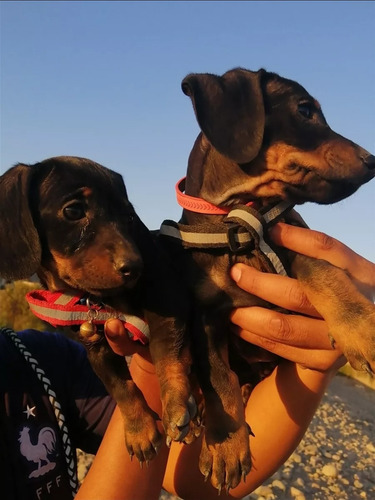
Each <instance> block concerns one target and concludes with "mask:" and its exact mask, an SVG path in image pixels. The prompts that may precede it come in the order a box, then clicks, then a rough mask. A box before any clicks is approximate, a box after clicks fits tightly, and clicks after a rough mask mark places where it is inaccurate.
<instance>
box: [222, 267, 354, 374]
mask: <svg viewBox="0 0 375 500" xmlns="http://www.w3.org/2000/svg"><path fill="white" fill-rule="evenodd" d="M231 276H232V278H233V279H234V281H236V283H237V285H238V286H240V287H241V288H242V289H243V290H245V291H247V292H249V293H252V294H253V295H256V296H257V297H260V298H262V299H264V300H266V301H268V302H270V303H272V304H275V305H277V306H279V307H282V308H285V309H288V310H289V311H293V312H296V313H299V314H284V313H281V312H278V311H274V310H272V309H266V308H264V307H257V306H252V307H242V308H238V309H235V310H234V311H233V312H232V313H231V321H232V323H234V324H235V325H237V327H238V328H236V329H235V333H236V334H237V335H238V336H239V337H241V338H242V339H244V340H246V341H247V342H250V343H252V344H255V345H257V346H259V347H262V348H263V349H266V350H267V351H270V352H272V353H274V354H276V355H278V356H281V357H282V358H285V359H288V360H290V361H293V362H295V363H297V364H299V365H301V366H303V367H304V368H310V369H313V370H319V371H330V370H333V371H336V370H337V369H338V368H339V367H340V366H342V365H344V364H345V361H346V360H345V358H344V357H343V356H342V353H341V352H340V351H339V350H338V349H333V348H332V345H331V343H330V340H329V336H328V327H327V325H326V323H325V322H324V321H323V319H322V318H320V317H319V315H318V313H317V312H316V310H315V309H314V308H313V306H312V305H311V304H310V302H309V301H308V299H307V297H306V295H305V294H304V293H303V291H302V288H301V287H300V285H299V283H298V281H297V280H295V279H293V278H288V277H286V276H280V275H277V274H270V273H262V272H260V271H257V270H256V269H254V268H251V267H248V266H246V265H244V264H236V265H234V266H233V267H232V269H231Z"/></svg>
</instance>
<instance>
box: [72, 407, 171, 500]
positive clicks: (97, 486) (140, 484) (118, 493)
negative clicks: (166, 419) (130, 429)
mask: <svg viewBox="0 0 375 500" xmlns="http://www.w3.org/2000/svg"><path fill="white" fill-rule="evenodd" d="M167 456H168V453H167V448H166V447H165V446H164V447H163V448H162V449H161V450H160V452H159V454H158V455H157V457H156V458H155V459H154V460H152V462H151V463H150V465H149V467H147V466H145V465H144V466H143V468H142V469H141V467H140V465H139V463H138V461H137V460H136V459H133V461H131V460H130V457H129V454H128V452H127V449H126V446H125V440H124V428H123V420H122V417H121V413H120V411H119V409H118V408H117V407H116V409H115V411H114V413H113V415H112V418H111V421H110V423H109V425H108V428H107V431H106V433H105V435H104V438H103V441H102V443H101V445H100V448H99V450H98V453H97V455H96V457H95V460H94V462H93V464H92V466H91V468H90V470H89V472H88V474H87V476H86V478H85V479H84V481H83V484H82V486H81V488H80V489H79V491H78V493H77V495H76V497H75V498H76V500H103V499H104V498H105V499H108V500H109V499H110V500H129V499H130V498H131V499H132V500H152V499H155V500H156V499H158V498H159V496H160V490H161V480H162V477H163V474H164V468H165V463H166V460H167Z"/></svg>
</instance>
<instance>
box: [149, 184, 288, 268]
mask: <svg viewBox="0 0 375 500" xmlns="http://www.w3.org/2000/svg"><path fill="white" fill-rule="evenodd" d="M184 186H185V178H183V179H181V180H180V181H179V182H178V183H177V184H176V195H177V202H178V203H179V205H180V206H181V207H182V208H185V209H187V210H190V211H192V212H197V213H201V214H206V215H226V217H225V219H224V220H223V221H222V222H218V223H215V224H209V223H206V224H205V223H203V224H198V225H185V224H180V223H177V222H174V221H171V220H165V221H164V222H163V223H162V225H161V227H160V232H159V234H160V235H161V236H164V237H168V238H171V239H172V240H174V241H175V242H178V243H179V244H180V245H181V246H182V247H183V248H186V249H188V248H196V249H210V248H222V249H227V250H228V251H229V252H231V253H232V254H234V255H238V254H243V253H247V252H251V251H252V250H253V249H254V248H257V249H258V250H259V251H260V252H261V253H262V254H263V256H264V258H265V259H266V261H267V262H268V264H269V266H270V267H271V269H272V270H273V271H274V272H276V273H278V274H282V275H286V274H287V272H286V270H285V268H284V265H283V263H282V262H281V260H280V258H279V257H278V255H277V254H276V253H275V251H274V250H273V248H272V247H271V246H270V244H269V243H267V241H265V239H264V236H265V235H266V234H267V230H268V228H269V227H270V226H271V225H272V224H275V223H276V222H277V221H278V220H279V219H280V218H281V217H282V216H283V215H284V214H285V213H286V212H287V211H288V210H290V209H291V208H292V205H291V204H290V203H288V202H280V203H278V204H277V205H275V206H273V207H271V208H270V209H268V210H266V211H264V212H262V213H261V212H260V211H257V210H255V209H254V207H253V206H252V203H249V204H247V205H236V206H234V207H232V208H221V207H217V206H215V205H213V204H211V203H209V202H206V201H205V200H202V199H200V198H194V197H192V196H188V195H186V194H185V193H184Z"/></svg>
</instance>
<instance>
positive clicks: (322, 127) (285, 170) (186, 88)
mask: <svg viewBox="0 0 375 500" xmlns="http://www.w3.org/2000/svg"><path fill="white" fill-rule="evenodd" d="M182 90H183V92H184V93H185V94H186V95H188V96H189V97H190V98H191V100H192V103H193V106H194V110H195V114H196V117H197V121H198V123H199V125H200V128H201V130H202V134H201V136H200V137H199V138H198V140H197V141H196V144H195V146H194V148H193V151H192V153H191V155H190V161H189V170H188V178H187V184H186V187H187V189H188V188H189V187H190V188H192V190H193V191H195V192H194V193H193V192H192V193H188V194H192V195H194V196H197V195H200V196H202V197H204V198H205V199H206V200H207V201H210V202H211V203H214V204H217V205H220V204H224V205H231V204H234V203H239V202H240V203H246V202H247V201H250V200H252V199H258V200H259V199H263V200H266V202H267V201H277V200H280V199H283V200H288V201H290V202H292V203H303V202H305V201H315V202H317V203H333V202H336V201H339V200H341V199H343V198H345V197H347V196H349V195H350V194H352V193H353V192H354V191H356V190H357V189H358V187H359V186H361V185H362V184H364V183H365V182H367V181H369V180H370V179H372V178H373V177H374V175H375V157H374V156H373V155H371V154H370V153H368V152H367V151H365V150H364V149H362V148H361V147H360V146H358V145H356V144H354V143H353V142H351V141H350V140H348V139H345V138H344V137H342V136H340V135H339V134H337V133H336V132H334V131H333V130H331V129H330V127H329V126H328V124H327V122H326V120H325V118H324V116H323V113H322V110H321V108H320V106H319V103H318V102H317V101H316V100H315V99H314V98H313V97H311V95H310V94H309V93H308V92H307V91H306V90H305V89H304V88H303V87H302V86H301V85H299V84H298V83H296V82H294V81H292V80H287V79H285V78H282V77H280V76H279V75H277V74H275V73H269V72H267V71H265V70H259V71H257V72H252V71H248V70H244V69H241V68H239V69H234V70H231V71H228V72H227V73H225V74H224V75H223V76H216V75H211V74H191V75H188V76H187V77H186V78H185V79H184V80H183V82H182ZM189 177H190V180H189ZM192 178H194V181H193V182H192V181H191V179H192ZM197 179H198V181H197ZM194 183H195V184H194ZM197 191H199V192H197Z"/></svg>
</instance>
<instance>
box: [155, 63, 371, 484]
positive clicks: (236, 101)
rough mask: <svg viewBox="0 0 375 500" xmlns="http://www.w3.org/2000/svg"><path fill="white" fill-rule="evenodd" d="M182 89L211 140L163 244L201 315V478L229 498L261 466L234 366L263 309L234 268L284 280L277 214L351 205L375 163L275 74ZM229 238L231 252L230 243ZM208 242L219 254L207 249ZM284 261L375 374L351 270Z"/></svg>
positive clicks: (197, 157)
mask: <svg viewBox="0 0 375 500" xmlns="http://www.w3.org/2000/svg"><path fill="white" fill-rule="evenodd" d="M182 89H183V92H184V93H185V94H186V95H188V96H189V97H190V98H191V100H192V103H193V106H194V111H195V114H196V118H197V121H198V123H199V126H200V128H201V133H200V134H199V136H198V138H197V139H196V142H195V144H194V147H193V149H192V151H191V154H190V158H189V163H188V170H187V177H186V184H185V194H184V193H181V192H180V194H179V195H180V199H181V197H182V198H183V200H184V201H183V202H182V203H181V204H182V206H183V207H184V210H183V215H182V219H181V221H180V224H176V223H173V221H165V223H164V224H163V225H162V229H161V234H162V235H164V242H165V243H166V244H167V246H168V247H169V248H170V251H171V252H173V253H174V256H175V262H178V261H177V257H178V258H179V259H180V268H181V270H184V271H185V277H186V280H187V282H188V283H189V284H190V288H191V289H192V290H193V292H194V294H195V297H196V304H197V306H196V307H197V310H198V311H199V313H200V314H199V318H200V319H199V318H198V320H197V323H198V322H199V321H201V327H200V329H199V328H195V330H194V340H193V342H192V345H193V346H194V363H195V365H196V371H197V375H198V378H199V382H200V385H201V387H202V390H203V393H204V398H205V421H204V425H205V433H204V440H203V447H202V451H201V456H200V469H201V472H202V473H203V474H204V475H205V476H206V477H208V476H210V475H211V481H212V483H213V485H214V486H215V487H217V488H218V489H219V490H220V489H221V488H222V487H223V486H226V487H227V488H233V487H235V486H236V485H237V484H238V483H239V481H240V480H241V477H245V476H246V475H247V473H248V472H249V470H250V467H251V458H250V450H249V428H248V426H247V425H246V422H245V416H244V409H243V402H242V398H241V392H240V386H239V383H238V378H237V375H239V373H237V374H235V373H234V372H233V371H232V370H231V367H230V365H229V363H228V332H229V312H230V310H231V309H232V308H234V307H242V306H249V305H256V304H260V303H261V302H260V300H259V299H257V298H255V297H252V296H251V295H249V294H247V293H245V292H243V291H241V290H240V289H239V288H238V287H237V286H236V285H235V284H234V283H233V282H232V281H231V279H230V274H229V269H230V266H231V265H232V264H233V263H235V262H244V263H247V264H249V265H251V266H255V267H257V268H258V269H261V270H263V271H271V272H275V266H271V265H270V258H269V256H272V255H273V254H272V252H269V250H270V248H271V247H272V243H271V242H270V241H268V240H267V234H266V233H267V231H266V230H267V220H268V219H269V220H272V218H273V216H272V217H271V216H270V214H271V212H272V211H271V212H270V211H269V208H271V207H273V206H275V205H277V206H279V205H281V206H284V208H285V206H288V205H289V204H290V205H291V206H293V205H295V204H302V203H304V202H308V201H312V202H316V203H320V204H329V203H334V202H337V201H339V200H342V199H343V198H345V197H347V196H350V195H351V194H352V193H354V192H355V191H356V190H357V189H358V188H359V187H360V186H361V185H362V184H364V183H366V182H367V181H369V180H370V179H372V178H373V177H374V175H375V157H374V156H373V155H371V154H370V153H368V152H367V151H365V150H364V149H362V148H361V147H359V146H358V145H356V144H354V143H353V142H351V141H350V140H348V139H345V138H344V137H342V136H340V135H338V134H337V133H335V132H334V131H332V130H331V129H330V127H329V126H328V124H327V122H326V120H325V118H324V116H323V113H322V110H321V108H320V106H319V104H318V102H317V101H316V100H315V99H314V98H312V97H311V96H310V94H309V93H308V92H307V91H306V90H305V89H304V88H303V87H302V86H301V85H299V84H298V83H296V82H294V81H291V80H288V79H285V78H282V77H280V76H279V75H277V74H275V73H270V72H267V71H265V70H263V69H261V70H259V71H256V72H253V71H248V70H245V69H242V68H238V69H234V70H231V71H228V72H227V73H225V74H224V75H222V76H217V75H212V74H190V75H188V76H187V77H186V78H185V79H184V80H183V82H182ZM181 191H183V187H182V188H181ZM249 202H250V203H252V204H253V206H252V207H247V206H246V205H248V204H249ZM212 207H214V208H213V210H212ZM217 207H218V209H219V211H217V210H216V208H217ZM237 207H238V208H240V210H234V211H233V212H231V213H230V214H229V217H227V213H228V212H229V211H230V210H232V209H234V208H237ZM210 210H211V212H210ZM220 211H221V214H220ZM202 212H203V213H202ZM240 213H241V214H242V216H241V217H240V218H238V217H237V215H238V214H240ZM215 214H216V215H215ZM243 214H245V215H243ZM273 220H276V219H273ZM284 220H286V221H287V222H293V220H294V216H293V217H292V215H291V213H290V212H289V213H286V215H284ZM254 221H255V224H253V223H252V222H254ZM225 225H227V228H228V229H227V230H226V229H225V227H224V226H225ZM223 227H224V229H223ZM219 229H220V230H219ZM246 232H248V233H249V234H248V238H247V239H246ZM262 232H263V233H264V239H262V238H261V237H260V233H262ZM225 233H226V234H225ZM223 234H224V237H225V238H226V241H227V244H225V243H224V244H222V245H221V244H220V243H219V241H220V239H223ZM192 235H194V237H193V236H192ZM205 235H208V237H209V241H210V242H211V243H212V246H213V247H214V248H211V249H210V248H206V247H205V243H204V241H203V240H202V238H203V236H205ZM212 235H214V236H212ZM215 238H216V239H215ZM241 238H243V242H241V241H242V240H241ZM202 241H203V242H202ZM176 242H177V243H178V244H177V245H175V244H174V243H176ZM182 247H185V248H183V249H182ZM262 247H263V248H262ZM264 249H265V250H264ZM279 252H281V249H279ZM284 254H285V255H284V257H283V258H282V259H281V264H282V265H281V268H282V269H287V270H288V271H289V273H290V274H291V275H292V276H294V277H297V278H298V279H299V280H300V281H301V283H302V285H303V288H304V290H305V292H306V294H307V296H308V298H309V299H310V301H311V303H312V304H313V305H314V306H315V308H316V309H317V310H318V311H319V313H320V314H321V315H322V316H323V317H324V318H325V320H326V321H327V323H328V325H329V328H330V335H331V337H332V343H334V342H336V343H337V345H339V346H340V348H341V349H342V350H343V352H344V354H345V356H346V357H347V359H348V360H349V361H350V363H351V364H352V365H353V366H354V367H355V368H357V369H367V370H370V371H372V372H375V313H374V306H373V304H372V303H371V302H370V301H368V300H367V299H365V298H364V297H363V296H362V295H361V294H360V293H359V292H358V291H357V289H356V288H355V286H354V285H353V283H352V282H351V280H350V279H349V277H348V275H347V273H346V272H345V271H343V270H341V269H337V268H335V267H333V266H331V265H329V264H328V263H327V262H324V261H318V260H314V259H311V258H308V257H305V256H302V255H292V254H291V253H288V254H287V253H286V252H284ZM280 255H281V254H280ZM278 262H279V263H280V261H278ZM276 267H277V266H276ZM279 267H280V266H279ZM261 304H262V305H265V304H264V303H261ZM197 332H200V333H197ZM275 425H277V422H275Z"/></svg>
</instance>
